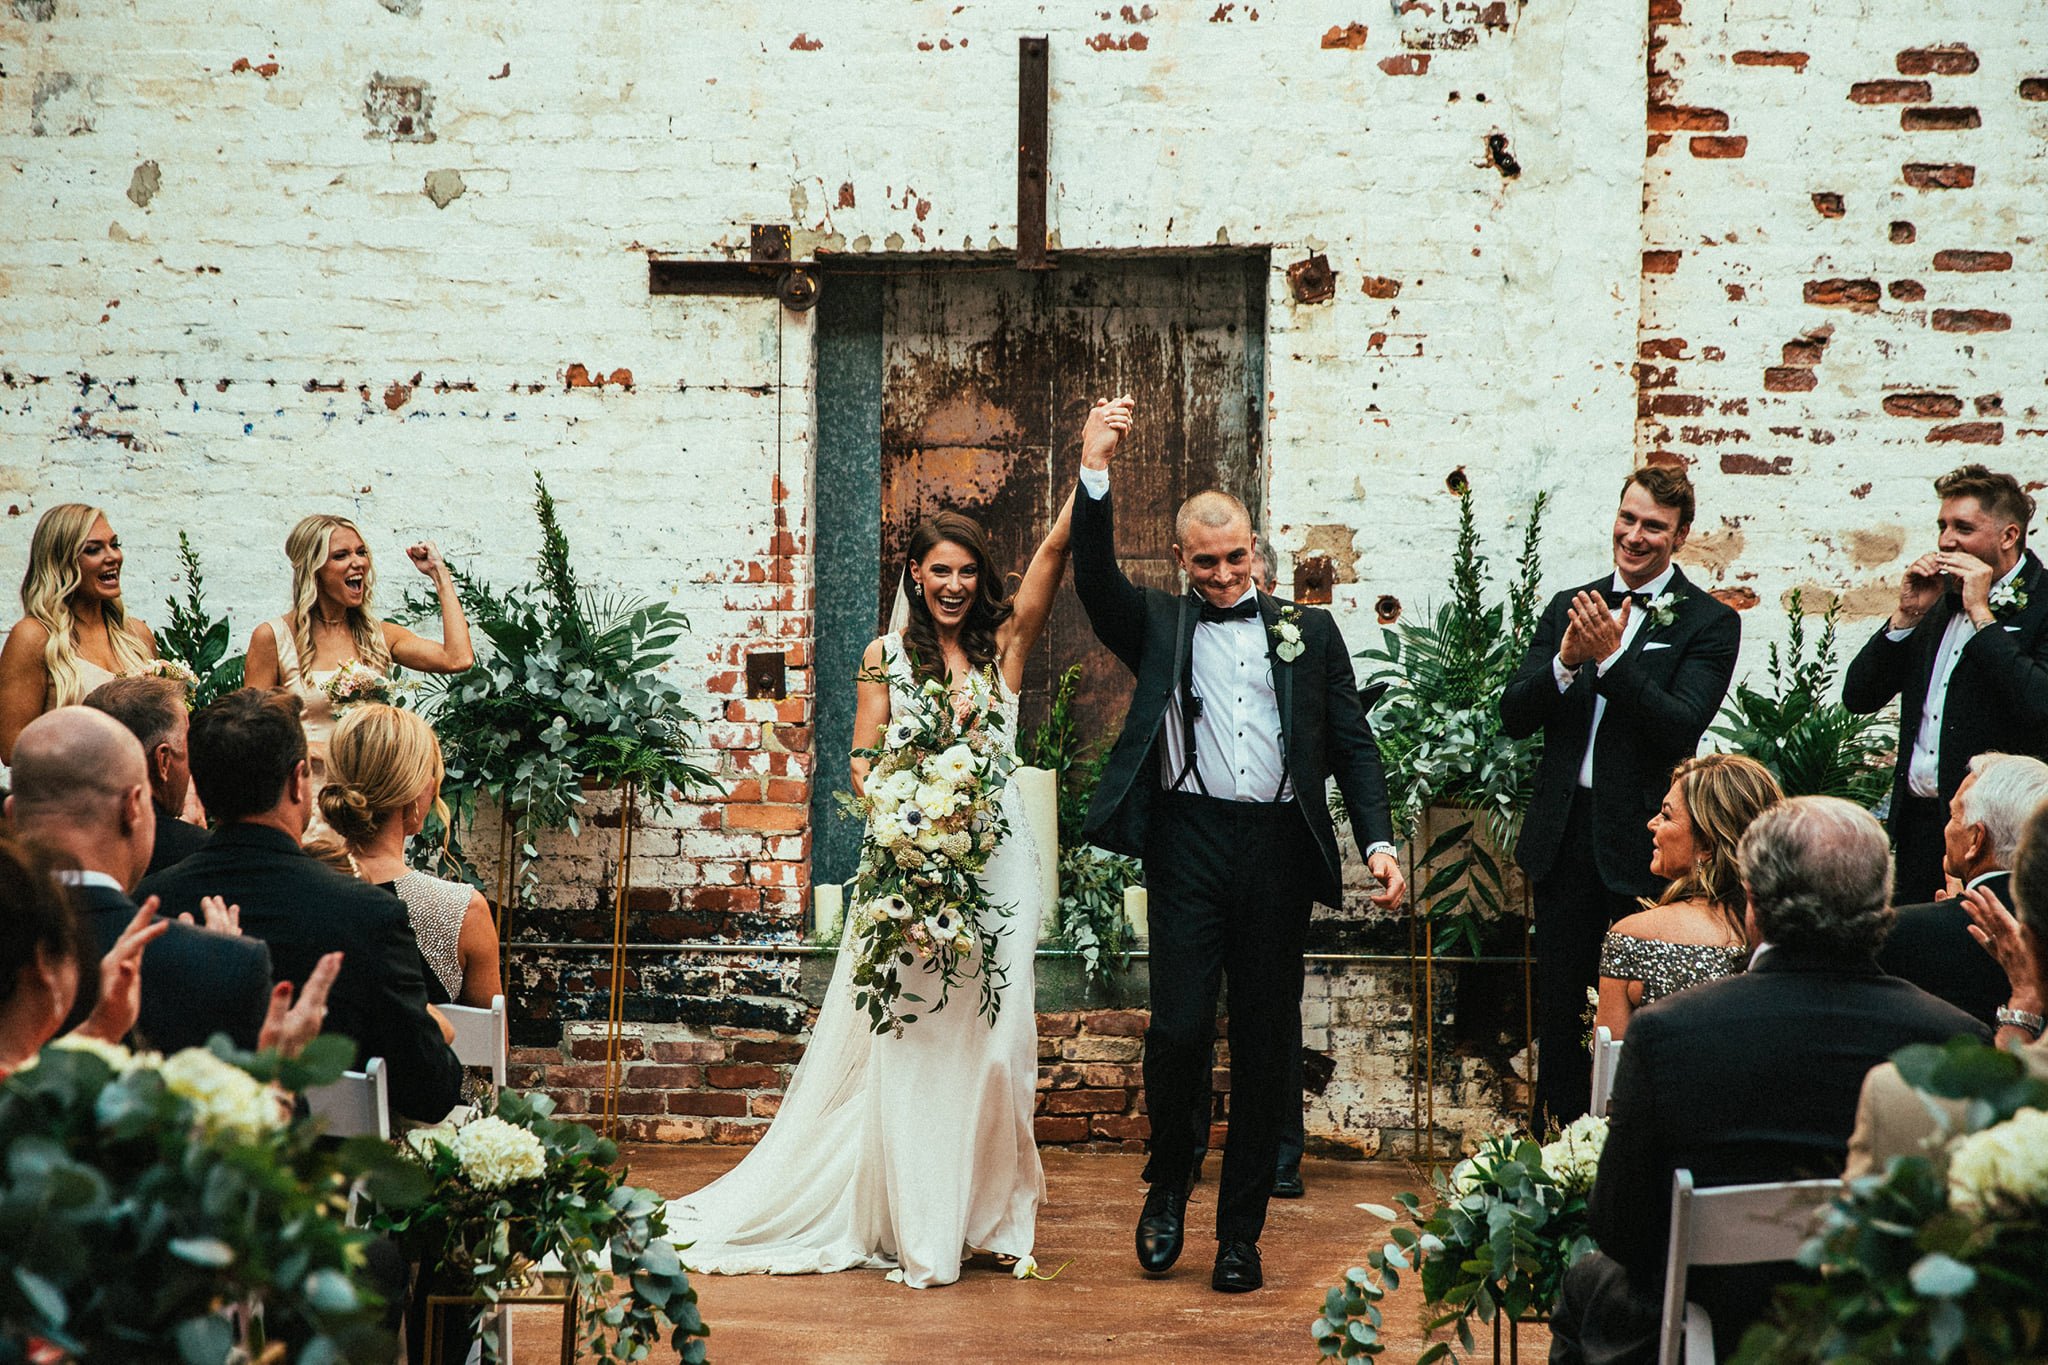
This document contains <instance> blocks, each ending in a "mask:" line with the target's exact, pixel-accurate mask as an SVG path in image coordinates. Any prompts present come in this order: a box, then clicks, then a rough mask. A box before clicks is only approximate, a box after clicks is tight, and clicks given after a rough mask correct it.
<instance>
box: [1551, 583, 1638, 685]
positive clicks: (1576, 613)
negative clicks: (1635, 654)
mask: <svg viewBox="0 0 2048 1365" xmlns="http://www.w3.org/2000/svg"><path fill="white" fill-rule="evenodd" d="M1634 606H1635V602H1634V600H1633V599H1630V600H1626V601H1624V602H1622V604H1621V614H1620V615H1619V616H1616V615H1615V614H1614V613H1613V612H1611V611H1609V610H1608V609H1607V599H1606V598H1604V597H1602V596H1601V595H1600V594H1599V593H1597V592H1581V593H1580V594H1579V595H1578V596H1576V597H1574V598H1572V605H1571V616H1570V619H1569V620H1568V621H1567V623H1566V625H1565V628H1564V639H1562V640H1560V641H1558V645H1557V657H1558V661H1559V662H1561V663H1562V664H1563V665H1564V666H1565V667H1566V668H1577V667H1578V666H1579V665H1580V664H1585V663H1591V662H1593V661H1594V660H1595V659H1604V658H1606V657H1607V656H1608V655H1610V654H1612V653H1613V652H1614V651H1615V650H1617V649H1620V648H1621V633H1622V631H1624V630H1626V629H1627V628H1628V614H1629V611H1630V610H1631V609H1632V608H1633V607H1634Z"/></svg>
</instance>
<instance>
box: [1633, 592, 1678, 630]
mask: <svg viewBox="0 0 2048 1365" xmlns="http://www.w3.org/2000/svg"><path fill="white" fill-rule="evenodd" d="M1684 600H1685V594H1684V593H1682V592H1672V591H1670V590H1669V589H1666V590H1665V591H1663V592H1660V593H1658V594H1657V595H1656V596H1655V597H1653V598H1651V599H1650V600H1649V603H1648V604H1647V605H1646V606H1645V607H1644V608H1643V610H1644V611H1646V612H1648V613H1649V614H1650V629H1652V630H1663V629H1664V628H1665V627H1666V626H1668V625H1670V624H1671V623H1672V622H1673V621H1676V620H1677V619H1678V604H1679V603H1680V602H1683V601H1684Z"/></svg>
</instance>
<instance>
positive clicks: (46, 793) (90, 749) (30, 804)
mask: <svg viewBox="0 0 2048 1365" xmlns="http://www.w3.org/2000/svg"><path fill="white" fill-rule="evenodd" d="M131 681H136V682H140V681H144V680H143V679H139V678H138V679H132V680H131ZM173 686H174V687H175V686H176V684H173ZM7 813H8V816H9V818H10V819H12V820H13V822H14V830H15V833H16V834H17V835H18V836H19V837H21V838H23V839H28V840H32V841H33V842H35V843H37V844H39V845H41V846H42V847H43V848H46V849H48V850H50V851H51V852H53V853H55V854H58V855H60V856H61V857H63V858H64V859H67V860H68V861H69V862H70V863H72V864H74V865H75V867H74V868H72V869H67V870H65V871H60V872H59V873H58V874H57V876H58V879H59V880H61V881H66V882H69V883H71V884H72V886H73V887H74V888H76V890H75V897H76V899H77V901H78V903H79V905H80V907H81V908H82V910H83V911H84V913H85V918H86V922H87V924H88V926H89V927H90V928H91V929H92V930H93V933H94V938H93V942H94V944H95V945H96V949H97V951H98V952H102V953H104V952H109V951H111V950H112V949H113V947H114V945H115V943H117V942H118V941H119V940H120V938H121V935H122V933H123V932H125V931H126V929H127V927H128V924H129V921H131V920H133V919H134V918H135V902H133V901H131V900H130V899H128V892H129V891H130V890H131V889H132V888H133V887H134V886H135V884H136V883H137V882H139V881H141V880H142V871H143V868H144V867H145V866H146V865H147V864H148V862H149V850H150V848H151V846H152V844H153V843H154V842H155V826H156V819H155V811H154V808H153V806H152V804H151V799H150V790H149V783H148V775H147V772H146V771H145V769H144V767H143V754H142V746H141V745H140V744H138V743H136V740H135V736H134V735H132V734H130V733H129V732H128V731H127V730H125V729H123V728H122V727H121V725H120V723H119V722H118V721H116V720H114V719H113V718H112V717H110V716H107V715H104V714H102V713H101V712H99V711H97V710H94V709H92V708H89V707H84V706H60V707H58V708H57V709H56V710H54V711H49V712H45V713H44V714H43V715H41V716H38V717H36V719H34V720H32V721H30V722H29V723H28V726H27V727H26V728H25V729H23V730H22V732H21V737H20V738H19V739H18V740H17V741H16V743H15V746H14V791H13V793H12V794H11V795H10V796H9V797H8V798H7ZM166 918H168V916H167V917H166ZM144 965H145V966H146V967H147V969H148V970H147V971H146V972H145V973H144V975H143V987H142V1002H141V1014H140V1016H139V1017H138V1019H137V1021H136V1034H137V1041H138V1042H139V1043H141V1044H142V1045H143V1046H146V1047H150V1048H154V1049H156V1050H158V1051H162V1052H175V1051H177V1050H178V1049H179V1048H182V1047H198V1046H203V1045H204V1044H205V1043H206V1040H207V1039H209V1038H211V1037H212V1036H213V1035H214V1034H215V1033H225V1034H226V1035H227V1036H228V1037H229V1038H231V1039H233V1040H234V1044H235V1046H236V1047H240V1048H253V1047H255V1046H256V1035H257V1033H258V1031H259V1030H260V1029H261V1028H262V1027H263V1015H264V1011H265V1010H266V1009H267V1008H268V1007H269V1004H270V952H269V950H268V949H266V948H265V947H264V946H263V945H262V944H261V943H258V942H255V941H254V940H252V939H240V938H230V937H228V936H227V935H225V934H214V933H208V932H207V931H206V930H204V929H195V928H193V927H192V926H190V925H187V924H168V925H166V926H165V928H164V931H163V935H162V937H160V938H158V939H157V940H156V941H155V942H154V943H152V944H151V945H150V947H149V951H148V954H147V956H146V958H145V961H144ZM90 1006H91V1001H89V1000H87V1001H85V1002H83V1004H82V1005H81V1007H80V1008H79V1009H78V1010H77V1012H76V1017H75V1018H73V1019H72V1021H71V1023H72V1024H73V1025H74V1026H75V1025H76V1024H78V1023H79V1022H81V1021H82V1020H83V1019H84V1017H85V1012H86V1009H88V1008H90Z"/></svg>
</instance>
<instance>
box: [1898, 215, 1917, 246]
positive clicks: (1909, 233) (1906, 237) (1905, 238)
mask: <svg viewBox="0 0 2048 1365" xmlns="http://www.w3.org/2000/svg"><path fill="white" fill-rule="evenodd" d="M1919 235H1920V232H1919V229H1917V228H1915V227H1914V226H1913V225H1912V224H1911V223H1909V222H1907V221H1905V220H1904V219H1903V218H1901V219H1895V220H1893V222H1892V245H1894V246H1909V245H1911V244H1912V242H1913V240H1914V239H1915V238H1917V237H1918V236H1919Z"/></svg>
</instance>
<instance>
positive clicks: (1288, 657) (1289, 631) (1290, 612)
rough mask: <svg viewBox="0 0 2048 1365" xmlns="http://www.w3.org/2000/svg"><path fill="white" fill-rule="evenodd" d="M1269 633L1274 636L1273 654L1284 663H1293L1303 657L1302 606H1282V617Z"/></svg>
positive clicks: (1269, 629)
mask: <svg viewBox="0 0 2048 1365" xmlns="http://www.w3.org/2000/svg"><path fill="white" fill-rule="evenodd" d="M1266 633H1267V634H1269V635H1271V636H1272V637H1273V654H1274V657H1276V658H1278V659H1279V660H1280V662H1281V663H1283V664H1291V663H1293V662H1294V661H1295V660H1296V659H1299V658H1300V657H1301V608H1300V607H1282V608H1280V619H1279V620H1277V621H1275V622H1274V623H1273V624H1272V626H1271V627H1270V628H1268V630H1267V632H1266Z"/></svg>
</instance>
